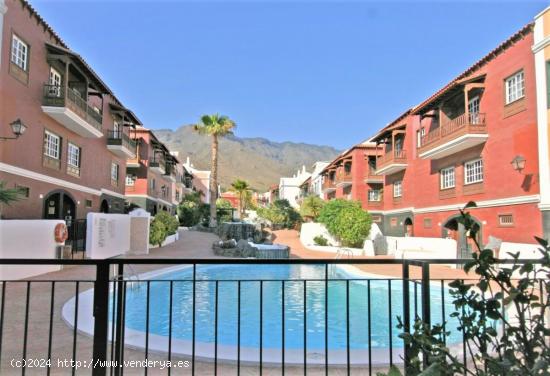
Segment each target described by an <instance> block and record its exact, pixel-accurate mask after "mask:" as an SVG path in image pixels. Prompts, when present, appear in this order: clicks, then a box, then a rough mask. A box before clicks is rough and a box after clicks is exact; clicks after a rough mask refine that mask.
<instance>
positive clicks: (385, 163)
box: [376, 150, 407, 175]
mask: <svg viewBox="0 0 550 376" xmlns="http://www.w3.org/2000/svg"><path fill="white" fill-rule="evenodd" d="M377 166H378V168H377V169H376V175H390V174H394V173H396V172H399V171H402V170H404V169H405V168H407V153H406V152H405V150H391V151H389V152H388V153H386V154H384V155H381V156H380V157H379V158H378V161H377Z"/></svg>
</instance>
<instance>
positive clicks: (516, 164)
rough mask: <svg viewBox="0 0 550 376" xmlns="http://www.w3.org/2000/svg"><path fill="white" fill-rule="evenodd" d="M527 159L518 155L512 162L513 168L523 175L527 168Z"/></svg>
mask: <svg viewBox="0 0 550 376" xmlns="http://www.w3.org/2000/svg"><path fill="white" fill-rule="evenodd" d="M525 161H526V160H525V158H524V157H523V156H522V155H516V157H515V158H514V159H513V160H512V162H510V163H511V164H512V167H513V168H514V170H516V171H517V172H519V173H521V171H523V169H524V168H525Z"/></svg>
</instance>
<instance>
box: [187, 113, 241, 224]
mask: <svg viewBox="0 0 550 376" xmlns="http://www.w3.org/2000/svg"><path fill="white" fill-rule="evenodd" d="M235 127H236V124H235V122H234V121H233V120H231V119H229V118H228V117H227V116H223V115H218V114H213V115H203V116H201V119H200V122H199V123H198V124H195V125H193V129H194V130H195V131H197V132H198V133H199V134H203V135H208V136H210V137H212V151H211V158H212V159H211V160H212V164H211V167H210V170H211V174H212V176H211V179H210V224H209V226H210V227H216V225H217V221H216V200H217V199H218V141H219V140H218V138H219V137H224V136H227V135H230V134H233V129H234V128H235Z"/></svg>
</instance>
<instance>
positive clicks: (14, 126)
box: [0, 119, 27, 140]
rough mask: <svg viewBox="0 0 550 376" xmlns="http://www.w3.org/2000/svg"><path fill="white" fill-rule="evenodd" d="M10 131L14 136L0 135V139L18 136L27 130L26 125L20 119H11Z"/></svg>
mask: <svg viewBox="0 0 550 376" xmlns="http://www.w3.org/2000/svg"><path fill="white" fill-rule="evenodd" d="M10 127H11V131H12V132H13V134H14V135H15V137H0V140H15V139H17V138H19V136H21V135H22V134H23V133H25V131H26V130H27V126H26V125H25V124H23V122H22V121H21V119H17V120H15V121H12V122H11V123H10Z"/></svg>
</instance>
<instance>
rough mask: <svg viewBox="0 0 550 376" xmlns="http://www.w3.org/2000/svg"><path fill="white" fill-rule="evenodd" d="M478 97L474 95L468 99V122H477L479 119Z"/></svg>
mask: <svg viewBox="0 0 550 376" xmlns="http://www.w3.org/2000/svg"><path fill="white" fill-rule="evenodd" d="M479 105H480V98H479V95H476V96H475V97H473V98H472V99H470V100H469V101H468V114H469V115H470V119H469V121H470V124H478V123H479V122H480V121H479Z"/></svg>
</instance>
